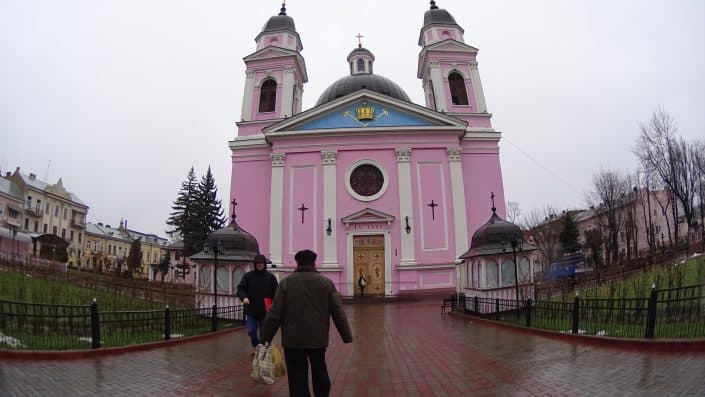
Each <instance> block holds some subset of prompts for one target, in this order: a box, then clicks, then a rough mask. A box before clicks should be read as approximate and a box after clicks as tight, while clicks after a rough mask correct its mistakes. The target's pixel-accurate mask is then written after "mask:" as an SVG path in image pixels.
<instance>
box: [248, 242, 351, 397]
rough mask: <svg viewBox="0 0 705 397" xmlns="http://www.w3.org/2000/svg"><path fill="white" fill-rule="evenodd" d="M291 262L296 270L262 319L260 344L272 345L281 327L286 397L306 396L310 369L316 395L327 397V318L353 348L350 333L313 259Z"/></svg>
mask: <svg viewBox="0 0 705 397" xmlns="http://www.w3.org/2000/svg"><path fill="white" fill-rule="evenodd" d="M294 259H295V260H296V265H297V267H296V270H295V271H294V273H292V274H291V275H289V276H287V277H286V278H284V279H283V280H282V281H281V283H279V288H278V289H277V294H276V296H275V297H274V302H273V303H272V308H271V310H270V311H269V313H267V316H266V317H265V319H264V325H263V327H262V338H261V339H262V341H263V342H271V341H272V339H273V338H274V335H275V334H276V333H277V329H279V327H280V326H281V328H282V346H284V360H285V361H286V367H287V373H288V378H289V395H290V396H293V397H298V396H309V389H308V365H309V363H310V364H311V378H312V381H313V393H314V395H315V396H316V397H321V396H328V394H329V393H330V378H329V377H328V368H327V367H326V348H327V347H328V330H329V327H330V318H331V317H333V323H334V324H335V327H336V328H337V329H338V333H339V334H340V337H341V338H342V339H343V342H345V343H350V342H352V340H353V338H352V332H351V331H350V324H348V319H347V318H346V317H345V312H344V311H343V304H342V302H341V300H340V295H338V291H337V290H336V289H335V286H334V285H333V282H332V281H330V280H329V279H328V278H326V277H324V276H321V275H320V274H319V273H318V272H317V271H316V268H315V265H316V253H315V252H313V251H310V250H303V251H299V252H297V253H296V255H295V256H294Z"/></svg>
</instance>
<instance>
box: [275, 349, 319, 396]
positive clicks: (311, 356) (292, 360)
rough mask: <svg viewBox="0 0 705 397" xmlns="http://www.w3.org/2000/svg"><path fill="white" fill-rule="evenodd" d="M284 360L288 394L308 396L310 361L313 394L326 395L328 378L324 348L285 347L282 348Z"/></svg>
mask: <svg viewBox="0 0 705 397" xmlns="http://www.w3.org/2000/svg"><path fill="white" fill-rule="evenodd" d="M284 361H286V371H287V375H288V379H289V396H291V397H309V396H310V393H309V390H308V363H309V362H310V363H311V380H312V381H313V394H314V396H316V397H328V394H329V393H330V378H329V377H328V368H327V367H326V348H325V347H324V348H322V349H287V348H284Z"/></svg>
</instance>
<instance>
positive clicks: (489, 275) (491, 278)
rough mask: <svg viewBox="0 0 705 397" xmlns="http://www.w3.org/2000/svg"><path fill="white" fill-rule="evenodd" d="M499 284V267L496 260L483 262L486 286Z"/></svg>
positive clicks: (490, 286) (492, 286)
mask: <svg viewBox="0 0 705 397" xmlns="http://www.w3.org/2000/svg"><path fill="white" fill-rule="evenodd" d="M498 284H499V269H497V262H494V261H489V262H487V263H486V264H485V286H486V287H487V288H497V285H498Z"/></svg>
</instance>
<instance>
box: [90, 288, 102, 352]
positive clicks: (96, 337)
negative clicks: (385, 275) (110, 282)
mask: <svg viewBox="0 0 705 397" xmlns="http://www.w3.org/2000/svg"><path fill="white" fill-rule="evenodd" d="M99 347H100V316H99V315H98V302H97V301H96V299H95V298H93V302H92V303H91V348H93V349H97V348H99Z"/></svg>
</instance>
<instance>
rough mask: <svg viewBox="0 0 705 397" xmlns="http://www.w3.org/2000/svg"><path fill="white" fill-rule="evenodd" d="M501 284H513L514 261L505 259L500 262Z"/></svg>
mask: <svg viewBox="0 0 705 397" xmlns="http://www.w3.org/2000/svg"><path fill="white" fill-rule="evenodd" d="M501 276H502V286H503V287H504V286H508V285H514V280H515V278H514V261H513V260H506V261H504V262H502V269H501Z"/></svg>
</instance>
